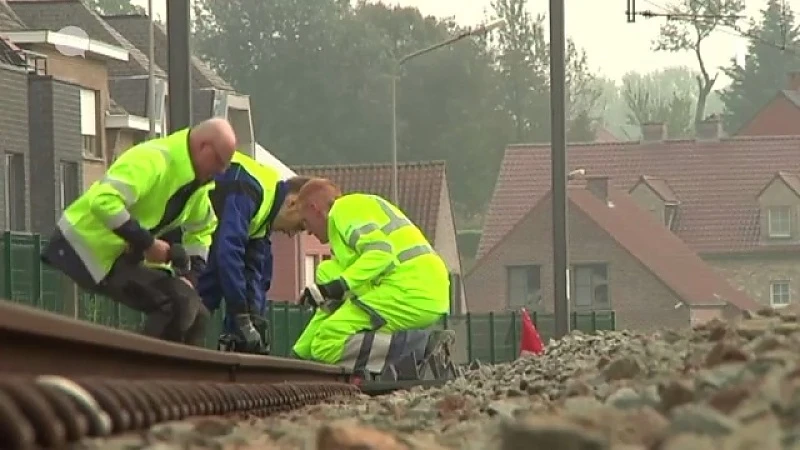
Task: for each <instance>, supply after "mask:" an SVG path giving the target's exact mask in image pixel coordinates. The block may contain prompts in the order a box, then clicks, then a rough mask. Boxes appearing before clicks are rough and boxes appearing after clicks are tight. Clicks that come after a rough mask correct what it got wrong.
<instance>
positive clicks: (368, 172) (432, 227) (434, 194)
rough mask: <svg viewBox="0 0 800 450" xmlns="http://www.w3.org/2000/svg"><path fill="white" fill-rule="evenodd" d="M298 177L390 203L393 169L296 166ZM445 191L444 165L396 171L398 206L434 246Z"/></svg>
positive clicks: (403, 165)
mask: <svg viewBox="0 0 800 450" xmlns="http://www.w3.org/2000/svg"><path fill="white" fill-rule="evenodd" d="M292 169H293V170H294V171H295V172H297V174H298V175H305V176H315V177H321V178H327V179H329V180H331V181H333V182H334V183H336V184H337V185H339V187H340V188H341V189H342V191H343V192H346V193H350V192H364V193H370V194H376V195H379V196H381V197H384V198H386V199H387V200H388V199H391V196H392V165H391V164H359V165H341V166H296V167H292ZM443 187H444V188H445V189H446V188H447V178H446V174H445V163H444V161H430V162H411V163H399V164H398V170H397V193H398V196H399V199H398V200H399V201H398V205H396V206H398V207H399V208H400V209H401V210H402V211H403V212H404V213H405V214H406V215H407V216H408V218H409V219H411V220H412V221H413V222H414V223H415V224H417V226H419V228H420V229H421V230H422V232H423V233H425V236H426V237H427V238H428V240H430V241H431V242H433V241H434V240H435V239H436V225H437V219H438V216H439V209H440V208H442V207H447V205H440V199H441V193H442V188H443Z"/></svg>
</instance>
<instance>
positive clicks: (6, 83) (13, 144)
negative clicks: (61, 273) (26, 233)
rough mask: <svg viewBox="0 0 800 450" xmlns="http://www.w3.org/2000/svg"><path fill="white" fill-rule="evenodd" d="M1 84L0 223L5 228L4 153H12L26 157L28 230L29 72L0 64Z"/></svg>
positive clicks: (27, 226) (27, 225)
mask: <svg viewBox="0 0 800 450" xmlns="http://www.w3.org/2000/svg"><path fill="white" fill-rule="evenodd" d="M0 86H3V95H2V97H0V98H2V100H1V101H2V114H0V136H2V138H3V146H2V151H0V154H2V155H3V158H0V169H2V170H0V177H2V178H3V182H2V183H0V213H2V214H0V225H1V226H2V229H3V230H5V229H7V228H8V224H6V220H5V216H6V215H5V211H6V207H7V205H6V204H5V195H6V192H5V186H6V180H5V169H6V167H5V160H6V159H5V156H4V155H5V153H6V152H13V153H18V154H21V155H23V156H24V158H25V205H26V208H25V221H26V230H29V229H30V209H31V208H30V179H31V178H30V167H31V160H30V154H29V152H30V145H29V136H28V74H27V73H26V72H25V71H24V70H20V69H19V68H13V67H9V66H4V65H0Z"/></svg>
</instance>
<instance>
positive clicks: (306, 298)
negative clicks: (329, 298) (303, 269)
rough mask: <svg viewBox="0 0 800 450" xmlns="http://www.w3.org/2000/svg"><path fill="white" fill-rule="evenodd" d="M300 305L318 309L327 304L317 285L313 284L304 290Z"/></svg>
mask: <svg viewBox="0 0 800 450" xmlns="http://www.w3.org/2000/svg"><path fill="white" fill-rule="evenodd" d="M298 303H299V304H300V306H310V307H312V308H318V307H319V306H320V305H322V304H323V303H325V297H324V296H323V295H322V292H320V290H319V287H317V285H316V284H311V285H309V286H306V288H305V289H303V292H302V293H301V294H300V301H299V302H298Z"/></svg>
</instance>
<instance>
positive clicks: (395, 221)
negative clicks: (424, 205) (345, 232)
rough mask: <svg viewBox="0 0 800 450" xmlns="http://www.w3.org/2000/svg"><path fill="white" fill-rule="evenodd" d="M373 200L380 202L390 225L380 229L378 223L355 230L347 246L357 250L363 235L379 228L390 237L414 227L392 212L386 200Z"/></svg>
mask: <svg viewBox="0 0 800 450" xmlns="http://www.w3.org/2000/svg"><path fill="white" fill-rule="evenodd" d="M373 198H374V199H375V201H376V202H378V205H380V207H381V210H382V211H383V213H384V214H386V216H387V217H388V218H389V223H387V224H386V225H384V226H382V227H378V225H377V224H376V223H368V224H366V225H362V226H361V227H359V228H356V229H355V230H353V232H352V233H350V237H349V238H348V239H347V245H349V246H350V248H353V249H354V248H356V244H358V241H359V239H361V237H362V236H363V235H365V234H369V233H372V232H373V231H375V230H378V229H379V228H380V230H381V231H382V232H383V234H386V235H389V234H392V233H393V232H395V231H397V230H399V229H400V228H403V227H405V226H408V225H413V223H412V222H411V221H410V220H408V219H407V218H405V217H400V216H398V215H397V213H395V212H394V211H393V210H392V208H391V207H390V206H389V204H388V203H386V201H385V200H383V199H382V198H380V197H373Z"/></svg>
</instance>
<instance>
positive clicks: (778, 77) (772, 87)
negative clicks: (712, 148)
mask: <svg viewBox="0 0 800 450" xmlns="http://www.w3.org/2000/svg"><path fill="white" fill-rule="evenodd" d="M784 3H785V2H781V1H778V0H769V1H768V2H767V7H766V8H765V9H763V10H762V11H761V20H760V21H759V22H758V23H756V22H755V21H751V23H750V27H749V31H748V32H747V33H746V34H747V36H749V37H750V42H749V45H748V52H747V56H746V58H745V64H744V65H740V64H739V63H738V62H737V61H736V59H733V60H732V61H731V65H730V66H729V67H727V68H725V69H723V70H724V72H725V74H726V75H727V76H728V77H730V78H731V80H732V82H731V84H730V86H728V87H727V88H726V89H725V90H724V91H723V92H722V100H723V101H724V102H725V114H724V116H723V121H724V124H725V128H726V129H727V130H728V131H729V132H731V133H735V132H736V130H738V129H739V128H740V127H742V126H743V125H744V124H745V122H746V121H747V120H749V119H750V118H751V117H752V116H753V114H755V113H756V112H757V111H758V110H760V109H761V108H762V107H764V105H766V104H767V102H768V101H769V100H770V99H772V98H773V97H774V96H775V94H776V92H777V91H778V90H779V89H781V87H782V86H784V85H785V83H786V81H785V79H786V74H787V73H788V72H790V71H792V70H797V69H798V68H800V56H798V53H797V51H796V50H794V49H796V48H798V46H797V44H798V41H800V31H798V27H797V24H796V23H795V17H794V12H793V11H792V10H791V8H789V6H788V5H785V7H784Z"/></svg>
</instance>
